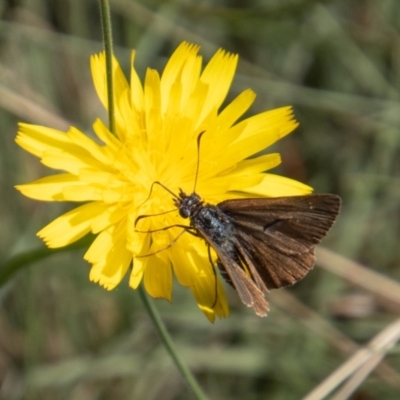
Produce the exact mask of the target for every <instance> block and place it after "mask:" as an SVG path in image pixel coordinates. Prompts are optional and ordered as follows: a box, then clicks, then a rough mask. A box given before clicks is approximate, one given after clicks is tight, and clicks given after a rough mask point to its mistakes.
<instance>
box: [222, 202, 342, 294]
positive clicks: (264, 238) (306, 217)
mask: <svg viewBox="0 0 400 400" xmlns="http://www.w3.org/2000/svg"><path fill="white" fill-rule="evenodd" d="M218 208H219V209H220V210H221V211H222V212H223V213H225V214H226V215H228V216H229V217H230V218H231V220H232V223H233V225H234V226H235V240H236V248H237V249H238V251H241V252H245V253H247V255H248V257H247V260H248V261H247V263H251V264H252V265H251V267H249V269H255V270H256V271H257V272H258V274H259V277H260V278H261V279H262V280H263V281H264V283H265V284H266V287H267V288H268V289H272V288H279V287H282V286H288V285H292V284H293V283H295V282H297V281H298V280H300V279H302V278H303V277H304V276H305V275H306V274H307V272H308V271H309V270H310V269H311V268H312V267H313V265H314V262H315V252H314V246H315V245H316V244H317V243H319V242H320V240H321V239H322V238H323V237H324V236H325V235H326V233H327V232H328V230H329V229H330V227H331V226H332V224H333V223H334V221H335V219H336V217H337V215H338V213H339V209H340V198H339V197H338V196H335V195H329V194H328V195H309V196H293V197H280V198H266V199H236V200H227V201H224V202H222V203H219V204H218ZM225 267H226V266H225ZM228 268H229V267H228Z"/></svg>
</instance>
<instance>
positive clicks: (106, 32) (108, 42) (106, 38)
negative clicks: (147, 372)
mask: <svg viewBox="0 0 400 400" xmlns="http://www.w3.org/2000/svg"><path fill="white" fill-rule="evenodd" d="M100 12H101V25H102V29H103V42H104V51H105V54H106V75H107V97H108V118H109V129H110V131H111V132H112V133H114V134H115V113H114V86H113V68H112V57H113V49H112V31H111V17H110V6H109V4H108V0H100ZM139 293H140V297H141V299H142V301H143V304H144V306H145V307H146V309H147V311H148V313H149V315H150V317H151V319H152V321H153V323H154V326H155V327H156V329H157V330H158V333H159V334H160V337H161V340H162V342H163V344H164V346H165V348H166V349H167V351H168V353H169V354H170V355H171V357H172V359H173V360H174V362H175V365H176V366H177V368H178V369H179V371H180V372H181V374H182V376H183V378H184V379H185V380H186V382H187V384H188V386H189V387H190V389H191V390H192V391H193V394H194V395H195V396H196V398H197V399H199V400H206V399H207V397H206V396H205V395H204V393H203V391H202V390H201V388H200V386H199V385H198V383H197V381H196V379H195V378H194V376H193V375H192V373H191V372H190V370H189V368H188V367H187V366H186V365H185V364H184V363H183V361H182V360H181V359H180V357H179V356H178V353H177V351H176V349H175V346H174V344H173V342H172V339H171V337H170V336H169V334H168V332H167V329H166V327H165V325H164V324H163V322H162V320H161V318H160V316H159V314H158V312H157V310H156V308H155V307H154V305H153V303H152V302H151V301H150V299H149V298H148V296H147V295H146V293H145V289H144V288H143V285H141V286H140V288H139Z"/></svg>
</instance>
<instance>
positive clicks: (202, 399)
mask: <svg viewBox="0 0 400 400" xmlns="http://www.w3.org/2000/svg"><path fill="white" fill-rule="evenodd" d="M139 294H140V298H141V299H142V301H143V304H144V306H145V307H146V309H147V311H148V313H149V315H150V317H151V319H152V320H153V323H154V326H155V327H156V329H157V330H158V333H159V334H160V337H161V340H162V342H163V344H164V346H165V348H166V349H167V351H168V353H169V354H170V356H171V357H172V359H173V360H174V362H175V365H176V367H177V368H178V369H179V371H180V372H181V374H182V376H183V377H184V379H185V380H186V383H187V384H188V386H189V387H190V389H191V390H192V392H193V394H194V395H195V396H196V398H197V399H199V400H206V399H207V397H206V396H205V394H204V393H203V391H202V390H201V388H200V386H199V384H198V383H197V381H196V379H195V378H194V376H193V375H192V373H191V372H190V370H189V368H188V367H187V366H186V364H184V363H183V361H182V360H181V358H180V357H179V355H178V353H177V351H176V348H175V346H174V343H173V341H172V339H171V337H170V336H169V334H168V331H167V329H166V328H165V325H164V323H163V322H162V320H161V318H160V315H159V314H158V312H157V309H156V308H155V307H154V304H153V302H152V301H151V300H150V299H149V297H148V296H147V295H146V292H145V289H144V287H143V285H140V287H139Z"/></svg>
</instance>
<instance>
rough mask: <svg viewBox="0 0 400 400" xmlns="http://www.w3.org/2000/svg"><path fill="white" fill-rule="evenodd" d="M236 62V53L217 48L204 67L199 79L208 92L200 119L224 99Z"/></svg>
mask: <svg viewBox="0 0 400 400" xmlns="http://www.w3.org/2000/svg"><path fill="white" fill-rule="evenodd" d="M237 62H238V56H237V54H230V53H227V52H225V51H224V50H222V49H219V50H218V51H217V52H216V53H215V54H214V56H213V57H212V58H211V60H210V61H209V63H208V64H207V66H206V67H205V68H204V71H203V73H202V74H201V78H200V79H201V81H202V82H203V83H205V84H206V85H207V86H208V93H207V98H206V101H205V104H204V108H203V111H202V114H201V117H200V119H202V118H204V117H206V116H207V114H208V113H209V112H210V111H211V110H213V109H218V108H219V107H220V106H221V104H222V102H223V101H224V100H225V97H226V95H227V93H228V90H229V88H230V86H231V84H232V80H233V76H234V74H235V70H236V66H237Z"/></svg>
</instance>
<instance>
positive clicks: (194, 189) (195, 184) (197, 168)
mask: <svg viewBox="0 0 400 400" xmlns="http://www.w3.org/2000/svg"><path fill="white" fill-rule="evenodd" d="M205 133H206V131H203V132H200V134H199V136H197V165H196V176H195V178H194V186H193V192H192V193H196V186H197V178H198V176H199V167H200V140H201V137H202V136H203V135H204V134H205Z"/></svg>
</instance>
